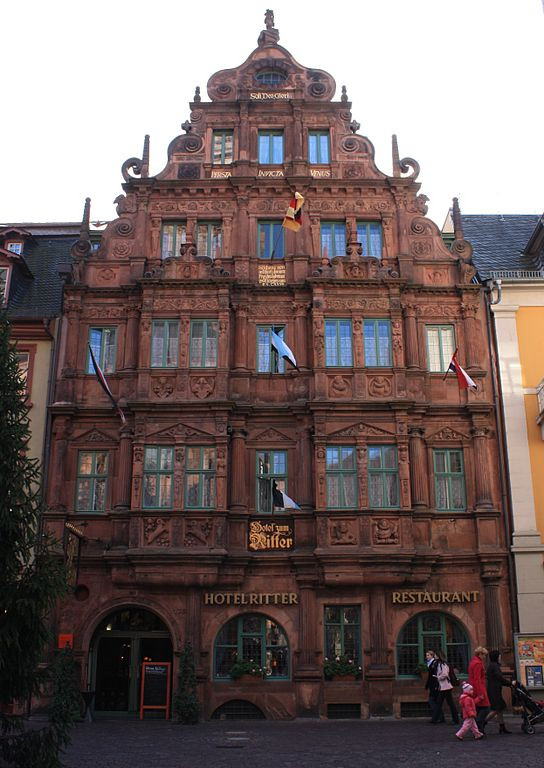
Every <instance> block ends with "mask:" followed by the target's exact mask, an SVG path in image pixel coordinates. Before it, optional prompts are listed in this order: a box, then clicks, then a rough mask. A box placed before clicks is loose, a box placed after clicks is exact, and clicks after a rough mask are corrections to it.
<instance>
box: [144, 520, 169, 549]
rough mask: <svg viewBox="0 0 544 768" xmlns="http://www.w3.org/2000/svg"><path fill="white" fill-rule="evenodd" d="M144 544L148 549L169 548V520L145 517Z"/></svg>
mask: <svg viewBox="0 0 544 768" xmlns="http://www.w3.org/2000/svg"><path fill="white" fill-rule="evenodd" d="M143 526H144V542H145V544H146V545H147V546H148V547H169V546H170V526H169V523H168V520H165V519H164V518H162V517H145V518H144V520H143Z"/></svg>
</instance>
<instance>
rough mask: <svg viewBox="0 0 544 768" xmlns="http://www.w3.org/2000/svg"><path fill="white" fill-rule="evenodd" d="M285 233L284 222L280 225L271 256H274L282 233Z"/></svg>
mask: <svg viewBox="0 0 544 768" xmlns="http://www.w3.org/2000/svg"><path fill="white" fill-rule="evenodd" d="M282 233H283V224H282V225H281V226H280V229H279V232H278V234H277V235H276V239H275V240H274V247H273V248H272V253H271V254H270V258H271V259H273V258H274V254H275V253H276V248H277V247H278V243H279V240H280V235H281V234H282Z"/></svg>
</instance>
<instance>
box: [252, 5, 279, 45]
mask: <svg viewBox="0 0 544 768" xmlns="http://www.w3.org/2000/svg"><path fill="white" fill-rule="evenodd" d="M264 25H265V27H266V29H263V31H262V32H261V34H260V35H259V39H258V40H257V45H258V46H259V48H269V47H270V46H272V45H277V42H278V40H279V39H280V33H279V32H278V30H277V29H276V28H275V27H274V11H272V10H270V8H267V9H266V12H265V14H264Z"/></svg>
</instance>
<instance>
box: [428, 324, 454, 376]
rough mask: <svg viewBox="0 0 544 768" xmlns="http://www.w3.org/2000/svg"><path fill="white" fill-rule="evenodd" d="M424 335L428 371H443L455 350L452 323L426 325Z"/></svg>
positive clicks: (446, 368) (445, 369)
mask: <svg viewBox="0 0 544 768" xmlns="http://www.w3.org/2000/svg"><path fill="white" fill-rule="evenodd" d="M425 335H426V340H427V360H428V363H429V371H430V372H431V373H445V372H446V371H447V370H448V367H449V364H450V361H451V358H452V356H453V353H454V352H455V328H454V327H453V325H427V326H425Z"/></svg>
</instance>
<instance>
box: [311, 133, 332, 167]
mask: <svg viewBox="0 0 544 768" xmlns="http://www.w3.org/2000/svg"><path fill="white" fill-rule="evenodd" d="M330 161H331V145H330V134H329V131H308V162H309V163H310V165H328V164H329V163H330Z"/></svg>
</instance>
